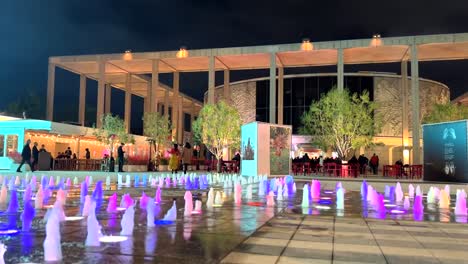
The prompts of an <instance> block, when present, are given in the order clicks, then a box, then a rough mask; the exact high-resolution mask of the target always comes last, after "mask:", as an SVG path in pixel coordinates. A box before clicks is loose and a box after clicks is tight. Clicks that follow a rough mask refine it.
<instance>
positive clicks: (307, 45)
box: [301, 38, 314, 51]
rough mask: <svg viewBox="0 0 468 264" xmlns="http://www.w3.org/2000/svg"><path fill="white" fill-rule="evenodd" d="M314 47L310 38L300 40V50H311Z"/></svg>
mask: <svg viewBox="0 0 468 264" xmlns="http://www.w3.org/2000/svg"><path fill="white" fill-rule="evenodd" d="M313 49H314V45H312V43H311V42H310V39H308V38H305V39H303V40H302V44H301V50H302V51H311V50H313Z"/></svg>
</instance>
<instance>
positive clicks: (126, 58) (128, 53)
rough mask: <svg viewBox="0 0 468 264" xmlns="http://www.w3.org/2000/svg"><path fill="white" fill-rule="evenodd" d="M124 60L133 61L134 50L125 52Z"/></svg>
mask: <svg viewBox="0 0 468 264" xmlns="http://www.w3.org/2000/svg"><path fill="white" fill-rule="evenodd" d="M123 59H124V60H131V59H133V55H132V50H130V49H128V50H126V51H125V53H124V55H123Z"/></svg>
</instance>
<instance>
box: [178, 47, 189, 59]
mask: <svg viewBox="0 0 468 264" xmlns="http://www.w3.org/2000/svg"><path fill="white" fill-rule="evenodd" d="M188 55H189V54H188V50H187V48H186V47H180V49H179V51H178V52H177V54H176V57H177V58H179V59H180V58H187V57H188Z"/></svg>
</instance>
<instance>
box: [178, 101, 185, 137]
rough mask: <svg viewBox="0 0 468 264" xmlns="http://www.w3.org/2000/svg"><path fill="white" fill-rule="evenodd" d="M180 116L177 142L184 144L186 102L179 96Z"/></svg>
mask: <svg viewBox="0 0 468 264" xmlns="http://www.w3.org/2000/svg"><path fill="white" fill-rule="evenodd" d="M177 106H178V107H177V108H178V112H179V113H178V115H179V119H178V121H179V123H178V129H177V142H179V143H181V144H184V142H183V141H184V131H185V128H184V124H185V122H184V121H185V118H184V101H183V99H182V96H179V102H178V105H177Z"/></svg>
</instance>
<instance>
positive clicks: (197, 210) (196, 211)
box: [192, 200, 202, 214]
mask: <svg viewBox="0 0 468 264" xmlns="http://www.w3.org/2000/svg"><path fill="white" fill-rule="evenodd" d="M201 211H202V202H201V201H200V200H195V207H194V208H193V211H192V214H200V213H201Z"/></svg>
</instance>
